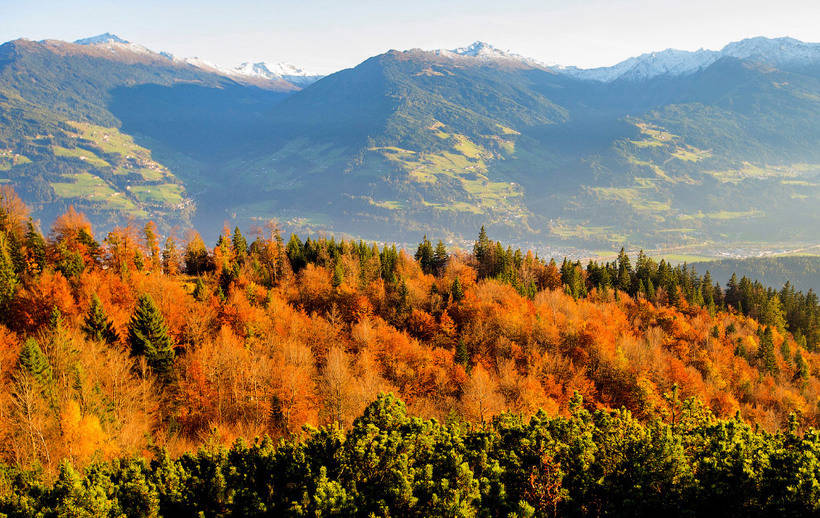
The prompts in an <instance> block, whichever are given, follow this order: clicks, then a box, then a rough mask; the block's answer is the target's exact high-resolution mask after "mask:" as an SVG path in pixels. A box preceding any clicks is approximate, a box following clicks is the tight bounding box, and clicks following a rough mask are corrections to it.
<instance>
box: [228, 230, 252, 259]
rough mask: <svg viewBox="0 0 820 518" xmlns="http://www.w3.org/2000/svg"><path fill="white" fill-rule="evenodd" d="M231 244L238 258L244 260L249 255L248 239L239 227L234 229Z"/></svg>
mask: <svg viewBox="0 0 820 518" xmlns="http://www.w3.org/2000/svg"><path fill="white" fill-rule="evenodd" d="M231 245H232V246H233V252H234V254H236V257H237V259H240V260H242V259H244V258H245V256H247V255H248V241H247V240H246V239H245V236H243V235H242V232H241V231H240V230H239V227H236V228H234V230H233V239H232V240H231Z"/></svg>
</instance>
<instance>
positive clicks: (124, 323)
mask: <svg viewBox="0 0 820 518" xmlns="http://www.w3.org/2000/svg"><path fill="white" fill-rule="evenodd" d="M1 193H2V198H0V201H1V202H2V205H0V304H2V313H0V315H2V326H0V383H2V390H1V391H0V394H2V395H0V398H1V399H0V434H2V441H0V444H2V447H0V448H2V450H0V455H1V456H2V461H3V462H5V463H6V464H9V465H14V466H21V467H27V466H42V467H43V468H44V469H45V472H46V473H55V471H56V470H57V467H58V465H59V463H60V462H61V460H62V459H69V460H70V461H71V462H72V463H73V464H74V465H75V466H80V467H82V466H85V465H87V464H88V463H90V462H92V461H94V460H101V459H111V458H116V457H119V456H122V455H149V456H150V455H152V453H151V452H153V451H156V450H155V448H164V449H165V450H166V451H168V452H169V453H170V454H171V455H177V454H180V453H182V452H184V451H189V450H191V449H193V448H196V447H197V446H199V445H202V444H214V443H217V444H218V443H229V442H232V441H233V440H234V439H235V438H237V437H246V438H249V439H252V438H254V437H260V436H263V435H266V434H267V435H269V436H272V437H287V436H291V435H292V434H299V433H300V430H302V427H303V425H306V424H309V425H312V426H320V425H326V424H330V423H338V424H339V425H340V426H341V427H342V429H346V428H349V427H350V426H351V424H352V422H353V419H354V418H355V417H357V416H359V415H360V414H361V413H362V412H363V411H364V409H365V407H366V406H367V405H368V404H369V403H371V402H372V401H374V400H375V399H376V398H377V396H378V395H379V394H380V393H387V392H392V393H394V394H396V395H397V396H398V397H400V398H401V399H402V400H403V401H404V402H406V404H407V408H408V412H409V414H411V415H415V416H419V417H423V418H435V419H436V420H438V421H439V422H458V421H464V422H466V423H472V424H473V425H474V426H480V425H481V424H482V423H488V422H489V421H490V420H491V418H492V417H493V416H494V415H497V414H499V413H501V412H502V411H505V410H506V411H510V412H513V413H516V414H523V415H524V416H529V415H532V414H534V413H536V412H537V411H538V410H539V409H543V410H544V412H546V415H547V416H556V415H561V416H566V415H568V413H569V408H570V402H571V401H572V399H573V395H574V394H575V393H576V392H577V393H578V394H579V395H580V396H582V398H583V401H584V404H585V405H586V406H587V407H588V408H589V409H595V408H613V409H618V408H621V407H623V408H625V409H627V410H629V411H631V413H632V415H634V416H635V417H637V418H638V419H640V420H642V421H647V422H648V421H650V420H652V419H653V418H659V419H669V418H670V414H669V411H670V408H672V407H670V405H669V398H670V397H671V396H670V394H675V397H678V398H680V399H681V400H684V399H687V398H690V397H695V398H697V399H698V400H700V401H702V402H703V403H704V404H705V405H706V406H707V407H708V408H709V409H711V411H712V412H714V414H715V415H717V416H719V417H726V418H733V417H734V416H735V415H736V414H739V416H740V417H742V418H743V419H744V420H746V421H748V422H751V423H753V424H759V425H760V426H761V427H762V429H765V430H774V429H778V428H781V427H783V426H784V425H785V423H786V422H787V421H788V419H789V416H790V415H792V414H793V415H794V416H795V417H796V421H795V423H796V425H797V426H799V427H800V428H801V429H804V428H806V427H809V426H817V425H818V417H819V416H818V412H820V410H818V393H820V379H818V369H820V355H818V353H817V352H816V347H817V338H818V309H817V298H816V296H815V295H814V294H813V293H811V292H809V293H808V294H802V293H800V292H795V291H794V290H792V289H790V288H789V287H788V286H787V287H785V288H784V289H783V290H780V291H775V290H773V289H766V288H764V287H762V286H760V285H759V284H756V283H754V282H752V281H750V280H748V279H745V278H744V279H742V280H741V281H736V280H733V281H732V283H733V284H731V285H730V286H728V287H721V286H719V285H715V284H713V283H712V282H711V280H710V279H709V277H708V275H706V276H703V277H701V276H699V275H698V274H696V273H695V272H693V271H691V270H688V269H686V268H685V267H672V266H671V265H669V264H668V263H666V262H661V263H656V262H655V261H653V260H651V259H648V258H647V257H645V256H643V255H641V256H640V257H638V258H637V259H636V258H631V259H630V258H629V257H627V256H626V255H625V254H622V255H621V257H620V258H619V259H618V260H617V261H616V262H614V263H608V264H596V263H590V264H589V265H580V264H578V263H572V262H569V261H565V262H564V263H563V264H556V263H555V262H552V261H550V262H546V261H543V260H541V259H539V258H537V257H534V256H533V255H532V254H530V253H527V254H523V253H521V252H520V251H512V250H510V249H505V248H503V247H502V246H501V245H500V244H498V243H495V242H493V241H491V240H490V239H488V238H487V236H486V235H485V234H484V233H483V230H482V232H481V234H480V236H479V238H478V239H477V241H476V246H475V249H474V250H473V251H470V252H453V251H447V250H446V249H445V247H444V246H443V245H442V244H441V243H439V245H438V246H433V244H432V243H431V242H429V241H427V238H426V237H425V238H424V240H423V241H422V243H421V244H420V246H419V248H418V250H417V251H415V250H414V251H411V252H407V251H403V250H396V248H395V247H389V246H387V247H378V246H376V245H368V244H364V243H355V242H348V241H342V242H336V241H334V240H333V239H318V240H314V239H308V240H305V241H302V240H300V239H299V238H297V237H295V236H294V237H292V238H291V239H290V240H289V241H287V242H284V241H283V239H282V238H281V237H280V235H279V234H278V231H277V229H276V227H275V226H270V227H269V228H266V229H262V230H258V231H255V232H254V233H251V235H252V238H246V237H245V236H243V234H242V233H241V232H240V230H239V229H236V230H235V231H232V232H230V231H228V229H226V230H225V232H224V233H223V235H222V237H220V239H219V242H218V243H217V244H216V246H215V247H214V248H213V249H210V248H208V247H206V245H205V244H204V243H203V242H202V240H201V239H200V238H199V237H198V235H196V234H191V235H190V236H189V237H188V238H187V240H186V241H185V242H182V241H177V240H175V239H174V238H170V237H169V238H167V239H165V240H164V245H163V246H162V249H161V247H160V239H159V236H158V235H157V232H156V229H155V227H154V226H153V225H152V224H148V225H147V226H145V228H142V229H136V228H131V227H122V228H118V229H116V230H114V231H113V232H111V233H109V234H108V235H107V236H95V235H94V233H93V229H92V228H91V226H90V224H89V223H88V222H87V220H86V219H85V217H84V216H83V215H82V214H79V213H77V212H74V211H73V209H72V210H70V211H69V212H67V213H66V214H64V215H63V216H61V217H60V218H58V219H57V220H56V221H55V223H54V225H53V227H52V228H51V230H50V231H49V232H48V234H47V236H43V235H41V234H40V232H39V231H38V229H37V228H36V227H35V226H34V225H33V224H32V223H31V221H30V220H29V219H28V217H27V212H26V208H25V206H24V205H23V204H22V203H21V202H20V200H19V198H17V197H16V195H15V194H14V192H13V191H11V190H10V189H8V188H3V190H2V192H1ZM633 261H635V265H634V266H633V265H632V262H633ZM673 413H674V410H673ZM672 418H674V415H673V416H672Z"/></svg>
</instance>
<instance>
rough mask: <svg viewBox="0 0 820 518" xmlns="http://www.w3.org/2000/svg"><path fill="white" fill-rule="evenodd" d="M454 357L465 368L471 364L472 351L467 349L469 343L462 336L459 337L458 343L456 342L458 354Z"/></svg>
mask: <svg viewBox="0 0 820 518" xmlns="http://www.w3.org/2000/svg"><path fill="white" fill-rule="evenodd" d="M453 359H454V360H455V362H456V363H458V364H459V365H462V366H464V368H467V367H468V366H469V365H470V353H469V352H468V351H467V345H466V344H465V343H464V340H463V339H462V338H459V339H458V343H456V354H455V357H454V358H453Z"/></svg>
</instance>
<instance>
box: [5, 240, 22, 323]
mask: <svg viewBox="0 0 820 518" xmlns="http://www.w3.org/2000/svg"><path fill="white" fill-rule="evenodd" d="M6 243H7V239H6V234H5V233H3V232H0V309H3V308H5V306H6V304H8V303H9V301H11V299H12V297H13V296H14V292H15V291H16V290H17V284H18V283H19V282H20V281H19V279H18V277H17V273H16V272H15V271H14V264H13V262H12V260H11V256H10V255H9V252H8V249H7V246H6Z"/></svg>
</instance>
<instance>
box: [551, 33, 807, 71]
mask: <svg viewBox="0 0 820 518" xmlns="http://www.w3.org/2000/svg"><path fill="white" fill-rule="evenodd" d="M725 57H732V58H737V59H741V60H748V61H753V62H759V63H765V64H767V65H771V66H777V67H794V66H813V65H816V64H817V63H818V62H820V44H818V43H804V42H802V41H799V40H795V39H793V38H775V39H769V38H763V37H757V38H749V39H745V40H742V41H738V42H734V43H730V44H728V45H726V46H725V47H724V48H723V49H722V50H720V51H715V50H704V49H701V50H697V51H694V52H691V51H686V50H676V49H667V50H664V51H661V52H651V53H647V54H642V55H640V56H638V57H634V58H629V59H627V60H624V61H622V62H620V63H618V64H617V65H613V66H611V67H599V68H591V69H580V68H576V67H556V68H555V70H556V71H558V72H559V73H563V74H567V75H570V76H572V77H576V78H579V79H587V80H593V81H601V82H611V81H615V80H629V81H645V80H648V79H652V78H655V77H659V76H667V77H680V76H685V75H690V74H693V73H695V72H698V71H701V70H703V69H704V68H706V67H708V66H709V65H711V64H713V63H715V62H716V61H718V60H719V59H721V58H725Z"/></svg>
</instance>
